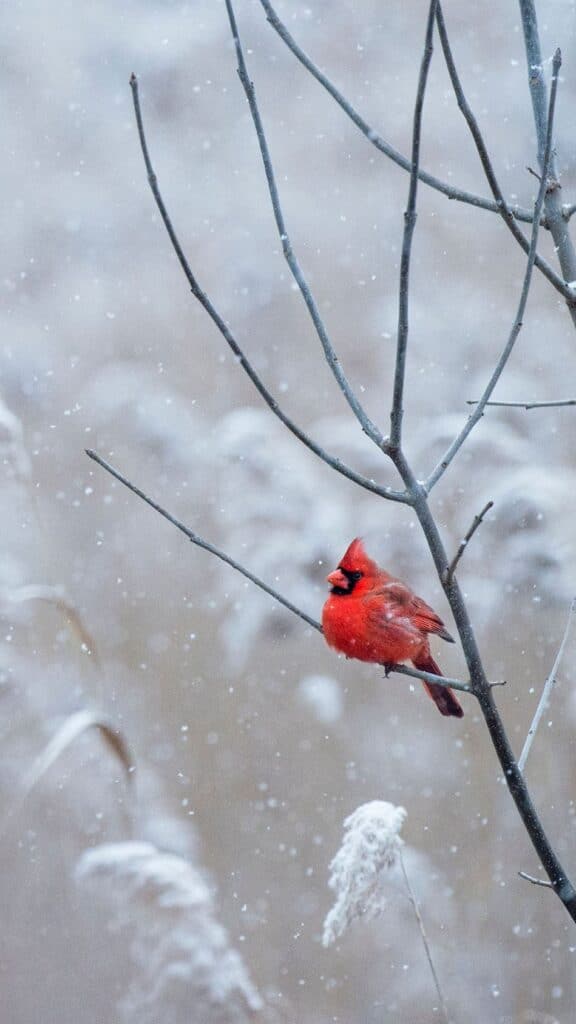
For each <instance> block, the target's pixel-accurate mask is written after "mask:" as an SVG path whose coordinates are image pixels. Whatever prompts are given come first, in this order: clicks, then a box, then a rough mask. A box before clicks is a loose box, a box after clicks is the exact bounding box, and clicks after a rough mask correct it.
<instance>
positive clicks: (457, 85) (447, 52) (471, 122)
mask: <svg viewBox="0 0 576 1024" xmlns="http://www.w3.org/2000/svg"><path fill="white" fill-rule="evenodd" d="M436 21H437V24H438V32H439V34H440V41H441V43H442V49H443V51H444V59H445V61H446V67H447V69H448V74H449V75H450V81H451V82H452V88H453V89H454V94H455V96H456V101H457V103H458V107H459V108H460V110H461V111H462V114H463V115H464V118H465V120H466V123H467V125H468V127H469V129H470V132H471V135H472V138H473V139H474V143H475V145H476V149H477V151H478V155H479V157H480V162H481V163H482V167H483V170H484V173H485V175H486V178H487V180H488V184H489V185H490V189H491V191H492V195H493V196H494V198H495V200H496V202H497V204H498V209H499V211H500V215H501V216H502V219H503V220H504V223H505V224H506V226H507V227H508V228H509V230H510V231H511V232H512V234H513V235H514V238H515V239H516V241H517V242H518V244H519V245H520V246H521V248H522V249H523V250H524V252H525V253H528V252H529V247H530V246H529V242H528V239H527V238H526V237H525V236H524V235H523V234H522V231H521V230H520V228H519V227H518V225H517V223H516V221H515V220H514V217H513V215H512V212H511V210H509V208H508V206H507V205H506V201H505V199H504V196H503V194H502V190H501V188H500V185H499V184H498V181H497V178H496V174H495V172H494V168H493V167H492V162H491V160H490V157H489V155H488V150H487V149H486V144H485V142H484V139H483V137H482V132H481V131H480V128H479V125H478V122H477V120H476V118H475V116H474V114H473V112H472V109H471V107H470V105H469V103H468V101H467V99H466V96H465V95H464V90H463V88H462V83H461V82H460V78H459V75H458V71H457V69H456V65H455V63H454V57H453V55H452V50H451V47H450V41H449V39H448V33H447V31H446V24H445V22H444V15H443V13H442V7H441V4H440V2H439V3H438V9H437V12H436ZM559 66H560V65H558V67H559ZM556 77H557V75H556ZM550 159H551V157H550V156H549V157H548V163H547V165H546V166H547V167H548V166H550ZM544 178H545V179H546V178H547V174H544ZM542 206H543V204H542V205H541V206H540V210H539V214H538V215H539V217H540V218H541V214H542ZM538 225H540V221H538ZM532 238H534V231H532ZM534 263H535V264H536V266H537V267H538V269H539V270H541V271H542V273H543V274H544V276H545V277H547V278H548V280H549V281H550V283H551V284H552V285H554V287H555V288H556V290H557V291H559V292H560V294H561V295H563V296H564V298H565V299H566V302H567V303H568V306H569V308H570V309H571V313H572V316H573V319H574V317H576V310H575V309H574V308H573V307H574V304H575V303H576V296H575V295H574V292H573V291H572V289H571V288H570V287H569V285H568V284H566V281H564V280H562V278H561V277H560V276H559V274H557V273H556V271H555V270H554V269H553V267H551V266H550V264H549V263H547V262H546V260H544V259H542V258H541V257H540V256H538V254H537V253H536V254H535V256H534ZM574 277H576V272H575V274H574V276H573V277H568V278H567V279H566V280H568V281H572V280H573V279H574Z"/></svg>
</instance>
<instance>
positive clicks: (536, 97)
mask: <svg viewBox="0 0 576 1024" xmlns="http://www.w3.org/2000/svg"><path fill="white" fill-rule="evenodd" d="M519 3H520V13H521V15H522V28H523V31H524V44H525V47H526V59H527V63H528V84H529V86H530V98H531V100H532V110H533V112H534V123H535V125H536V136H537V139H538V162H539V164H540V169H541V171H542V174H543V175H545V174H546V172H545V170H544V154H545V150H546V108H547V102H546V81H545V79H544V68H543V66H542V51H541V48H540V36H539V33H538V19H537V17H536V8H535V6H534V0H519ZM553 74H554V72H553ZM547 173H548V174H549V175H550V178H551V179H552V180H551V183H550V188H549V190H548V192H547V194H546V218H547V224H548V227H549V228H550V233H551V235H552V238H553V239H554V244H555V247H556V252H557V253H558V260H559V263H560V266H561V268H562V273H563V275H564V279H565V281H567V282H569V283H572V282H573V281H575V280H576V252H575V251H574V245H573V244H572V239H571V237H570V231H569V227H568V224H567V222H566V220H565V219H564V216H563V212H562V203H561V201H560V184H559V182H558V178H557V170H556V160H555V158H554V152H552V156H551V159H550V161H549V164H548V172H547Z"/></svg>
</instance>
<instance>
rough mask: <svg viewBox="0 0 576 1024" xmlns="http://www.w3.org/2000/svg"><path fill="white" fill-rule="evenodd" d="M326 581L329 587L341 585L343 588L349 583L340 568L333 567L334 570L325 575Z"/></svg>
mask: <svg viewBox="0 0 576 1024" xmlns="http://www.w3.org/2000/svg"><path fill="white" fill-rule="evenodd" d="M326 583H329V584H330V586H331V587H343V588H344V590H346V588H347V587H348V586H349V585H350V584H349V582H348V580H347V579H346V577H345V575H344V573H343V572H342V571H341V569H334V572H331V573H330V575H329V576H327V577H326Z"/></svg>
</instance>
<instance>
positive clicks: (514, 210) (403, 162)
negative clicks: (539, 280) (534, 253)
mask: <svg viewBox="0 0 576 1024" xmlns="http://www.w3.org/2000/svg"><path fill="white" fill-rule="evenodd" d="M260 3H261V4H262V7H263V8H264V10H265V12H266V18H267V20H268V22H269V23H270V25H271V26H272V28H273V29H274V31H275V32H277V34H278V35H279V36H280V38H281V39H282V40H283V42H284V43H285V44H286V46H287V47H288V49H289V50H290V51H291V52H292V53H293V54H294V56H295V57H296V59H297V60H299V61H300V63H301V64H302V65H303V67H305V68H306V70H307V71H309V72H310V74H311V75H312V77H313V78H315V79H316V81H317V82H319V83H320V85H321V86H322V87H323V88H324V89H326V92H328V93H329V95H330V96H331V97H332V99H334V100H335V101H336V103H337V104H338V106H339V107H340V108H341V109H342V110H343V111H344V113H345V114H346V115H347V117H349V118H350V120H351V121H352V122H353V123H354V124H355V125H356V127H357V128H358V129H359V130H360V131H361V132H362V134H363V135H364V136H365V137H366V138H367V139H368V141H369V142H371V143H372V145H373V146H375V148H376V149H377V150H379V152H380V153H383V154H384V156H387V157H389V159H390V160H392V161H393V162H394V163H395V164H398V166H399V167H402V168H403V169H404V170H405V171H410V170H411V167H412V165H411V163H410V160H408V158H407V157H405V156H403V155H402V153H399V152H398V150H397V149H394V147H393V146H391V145H390V143H388V142H386V141H385V139H383V138H382V136H381V135H379V134H378V132H377V131H375V130H374V128H372V127H371V126H370V125H369V124H368V122H367V121H365V120H364V118H363V117H362V115H361V114H359V113H358V111H357V110H356V109H355V108H354V107H353V106H352V104H351V103H350V101H349V100H347V99H346V97H345V96H343V95H342V93H341V92H340V91H339V90H338V89H337V88H336V86H335V85H334V83H333V82H331V81H330V79H329V78H328V77H327V75H325V74H324V72H323V71H321V70H320V68H319V67H318V66H317V65H316V64H315V63H314V61H313V60H312V59H311V58H310V57H309V56H308V55H307V54H306V53H305V52H304V50H303V49H302V48H301V47H300V46H299V45H298V43H297V42H296V40H295V39H294V37H293V36H292V35H291V34H290V32H289V31H288V29H287V28H286V25H285V24H284V23H283V22H282V21H281V20H280V18H279V17H278V14H277V13H276V11H275V10H274V8H273V7H272V4H271V3H270V2H269V0H260ZM418 178H419V180H420V181H421V182H423V184H424V185H429V186H430V188H433V189H436V191H437V192H441V193H443V195H445V196H447V197H448V199H455V200H457V201H458V202H461V203H468V204H469V205H470V206H476V207H478V208H479V209H481V210H490V211H491V212H493V213H500V205H499V204H498V203H497V202H495V201H494V200H493V199H485V198H483V197H482V196H477V195H474V193H472V192H465V191H464V190H463V189H459V188H454V186H453V185H449V184H448V183H447V182H445V181H441V180H440V178H436V177H434V175H433V174H429V173H428V172H427V171H423V170H421V169H419V170H418ZM507 209H508V210H509V211H510V213H511V214H512V215H513V216H514V217H515V218H516V219H517V220H521V221H526V223H528V224H531V223H532V217H533V211H532V210H526V209H524V208H523V207H521V206H517V205H516V204H508V205H507ZM575 209H576V207H575ZM572 212H574V211H572ZM570 216H571V214H570ZM545 226H546V225H545V223H544V221H542V227H545Z"/></svg>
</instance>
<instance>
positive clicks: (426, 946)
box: [399, 850, 450, 1024]
mask: <svg viewBox="0 0 576 1024" xmlns="http://www.w3.org/2000/svg"><path fill="white" fill-rule="evenodd" d="M399 860H400V867H401V868H402V874H403V876H404V883H405V885H406V891H407V893H408V899H409V900H410V903H411V904H412V909H413V911H414V916H415V917H416V921H417V924H418V928H419V929H420V937H421V939H422V945H423V946H424V950H425V953H426V959H427V960H428V966H429V968H430V973H431V975H432V978H433V980H434V986H435V988H436V994H437V996H438V1001H439V1003H440V1009H441V1010H442V1016H443V1017H444V1021H445V1024H450V1017H449V1016H448V1008H447V1006H446V1000H445V999H444V994H443V992H442V988H441V987H440V981H439V978H438V975H437V973H436V968H435V966H434V960H433V958H432V950H431V948H430V943H429V941H428V936H427V934H426V929H425V927H424V921H423V920H422V914H421V913H420V908H419V906H418V902H417V900H416V896H415V895H414V891H413V889H412V885H411V884H410V879H409V877H408V872H407V871H406V865H405V863H404V858H403V856H402V850H400V851H399Z"/></svg>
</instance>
